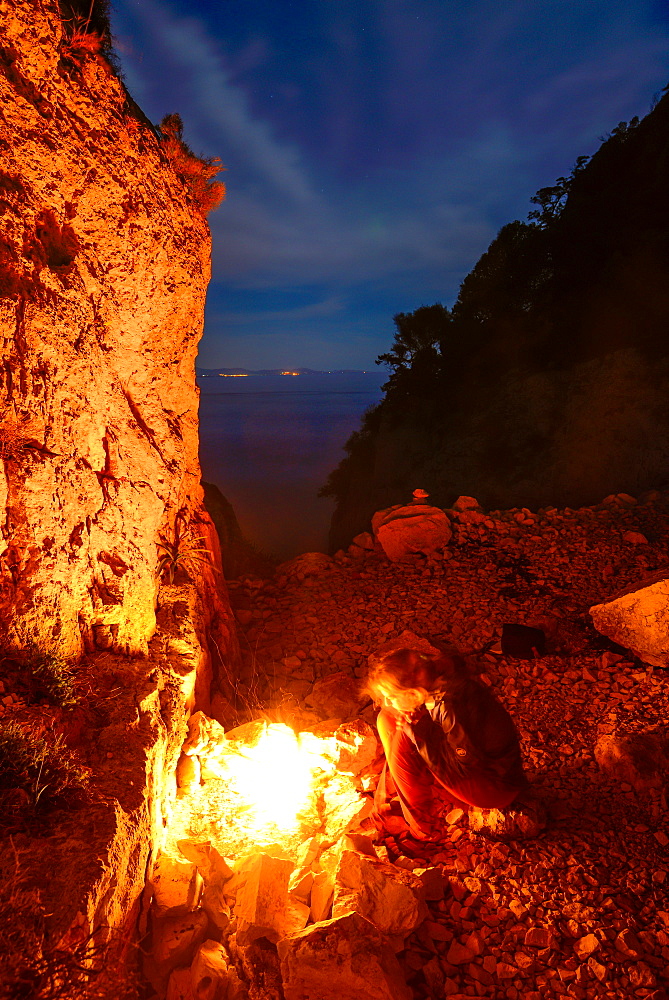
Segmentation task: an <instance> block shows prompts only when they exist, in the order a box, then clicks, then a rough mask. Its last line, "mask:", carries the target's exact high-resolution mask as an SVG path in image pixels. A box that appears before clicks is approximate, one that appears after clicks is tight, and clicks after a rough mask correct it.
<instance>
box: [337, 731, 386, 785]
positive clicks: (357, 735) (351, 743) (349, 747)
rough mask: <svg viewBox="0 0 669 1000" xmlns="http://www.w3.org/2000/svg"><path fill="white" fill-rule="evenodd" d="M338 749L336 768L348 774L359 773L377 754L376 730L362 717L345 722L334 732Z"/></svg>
mask: <svg viewBox="0 0 669 1000" xmlns="http://www.w3.org/2000/svg"><path fill="white" fill-rule="evenodd" d="M335 740H336V741H337V750H338V751H339V761H338V765H337V766H338V768H339V770H340V771H346V772H347V773H348V774H354V775H355V774H360V772H361V771H363V770H364V769H365V768H366V767H369V765H370V764H371V763H373V761H374V760H376V758H377V757H378V755H379V752H380V750H381V744H380V742H379V739H378V736H377V735H376V730H375V729H374V728H373V727H372V726H370V725H369V723H368V722H365V721H364V720H363V719H354V720H353V721H352V722H345V723H344V724H343V725H342V726H340V727H339V729H338V730H337V731H336V733H335Z"/></svg>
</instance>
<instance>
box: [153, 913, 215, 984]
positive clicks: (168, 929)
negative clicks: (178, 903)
mask: <svg viewBox="0 0 669 1000" xmlns="http://www.w3.org/2000/svg"><path fill="white" fill-rule="evenodd" d="M206 930H207V915H206V913H203V912H202V911H201V910H198V911H197V912H195V913H188V914H184V915H183V916H168V917H164V918H163V919H162V920H157V921H156V924H155V927H154V931H153V937H152V946H151V952H150V953H149V955H147V958H146V960H145V962H144V973H145V975H146V977H147V979H148V980H149V982H150V983H151V985H152V986H153V987H154V989H155V990H157V991H158V992H159V993H161V994H162V993H164V992H165V989H166V986H167V982H168V979H169V976H170V973H171V972H172V970H173V969H176V968H177V966H180V965H185V964H186V963H189V962H190V961H191V960H192V957H193V955H194V954H195V951H196V949H197V948H198V947H199V945H200V944H201V943H202V941H204V937H205V933H206Z"/></svg>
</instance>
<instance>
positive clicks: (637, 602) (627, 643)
mask: <svg viewBox="0 0 669 1000" xmlns="http://www.w3.org/2000/svg"><path fill="white" fill-rule="evenodd" d="M590 615H591V616H592V621H593V624H594V626H595V628H596V629H597V631H598V632H601V633H602V634H603V635H606V636H608V638H609V639H613V641H614V642H617V643H618V645H620V646H624V647H626V648H627V649H631V650H632V652H633V653H634V655H635V656H638V657H639V659H641V660H643V661H644V663H652V664H654V665H656V666H659V667H666V666H669V579H667V578H666V576H663V577H662V578H661V579H658V580H655V581H654V582H652V583H648V584H646V585H645V586H639V587H635V588H634V589H631V590H628V591H626V592H625V593H624V594H621V595H620V596H619V597H616V598H615V599H614V600H612V601H607V602H606V603H605V604H595V605H594V606H593V607H591V608H590Z"/></svg>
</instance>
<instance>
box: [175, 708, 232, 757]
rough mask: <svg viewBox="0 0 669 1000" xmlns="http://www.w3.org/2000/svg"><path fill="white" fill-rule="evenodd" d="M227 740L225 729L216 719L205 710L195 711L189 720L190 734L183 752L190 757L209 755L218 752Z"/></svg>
mask: <svg viewBox="0 0 669 1000" xmlns="http://www.w3.org/2000/svg"><path fill="white" fill-rule="evenodd" d="M224 742H225V729H224V728H223V726H222V725H221V724H220V722H217V721H216V719H209V718H208V717H207V716H206V715H205V714H204V712H195V714H194V715H191V717H190V719H189V720H188V736H187V737H186V741H185V742H184V745H183V748H182V749H183V753H185V754H186V755H187V756H188V757H193V756H197V757H209V756H211V755H212V754H216V753H217V752H218V748H219V747H220V745H221V743H224Z"/></svg>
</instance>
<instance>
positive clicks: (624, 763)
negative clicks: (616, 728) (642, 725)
mask: <svg viewBox="0 0 669 1000" xmlns="http://www.w3.org/2000/svg"><path fill="white" fill-rule="evenodd" d="M595 760H596V761H597V763H598V765H599V767H600V768H601V769H602V771H604V772H605V773H606V774H608V775H610V776H611V777H612V778H615V779H616V780H617V781H618V782H629V784H630V785H632V787H633V788H635V789H636V790H637V791H638V792H644V791H647V790H648V789H649V788H662V786H663V785H664V783H665V781H666V774H667V768H668V767H669V731H667V729H657V730H654V731H648V732H639V733H627V734H624V733H619V734H618V733H613V734H605V735H603V736H600V737H599V739H598V740H597V743H596V744H595Z"/></svg>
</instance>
